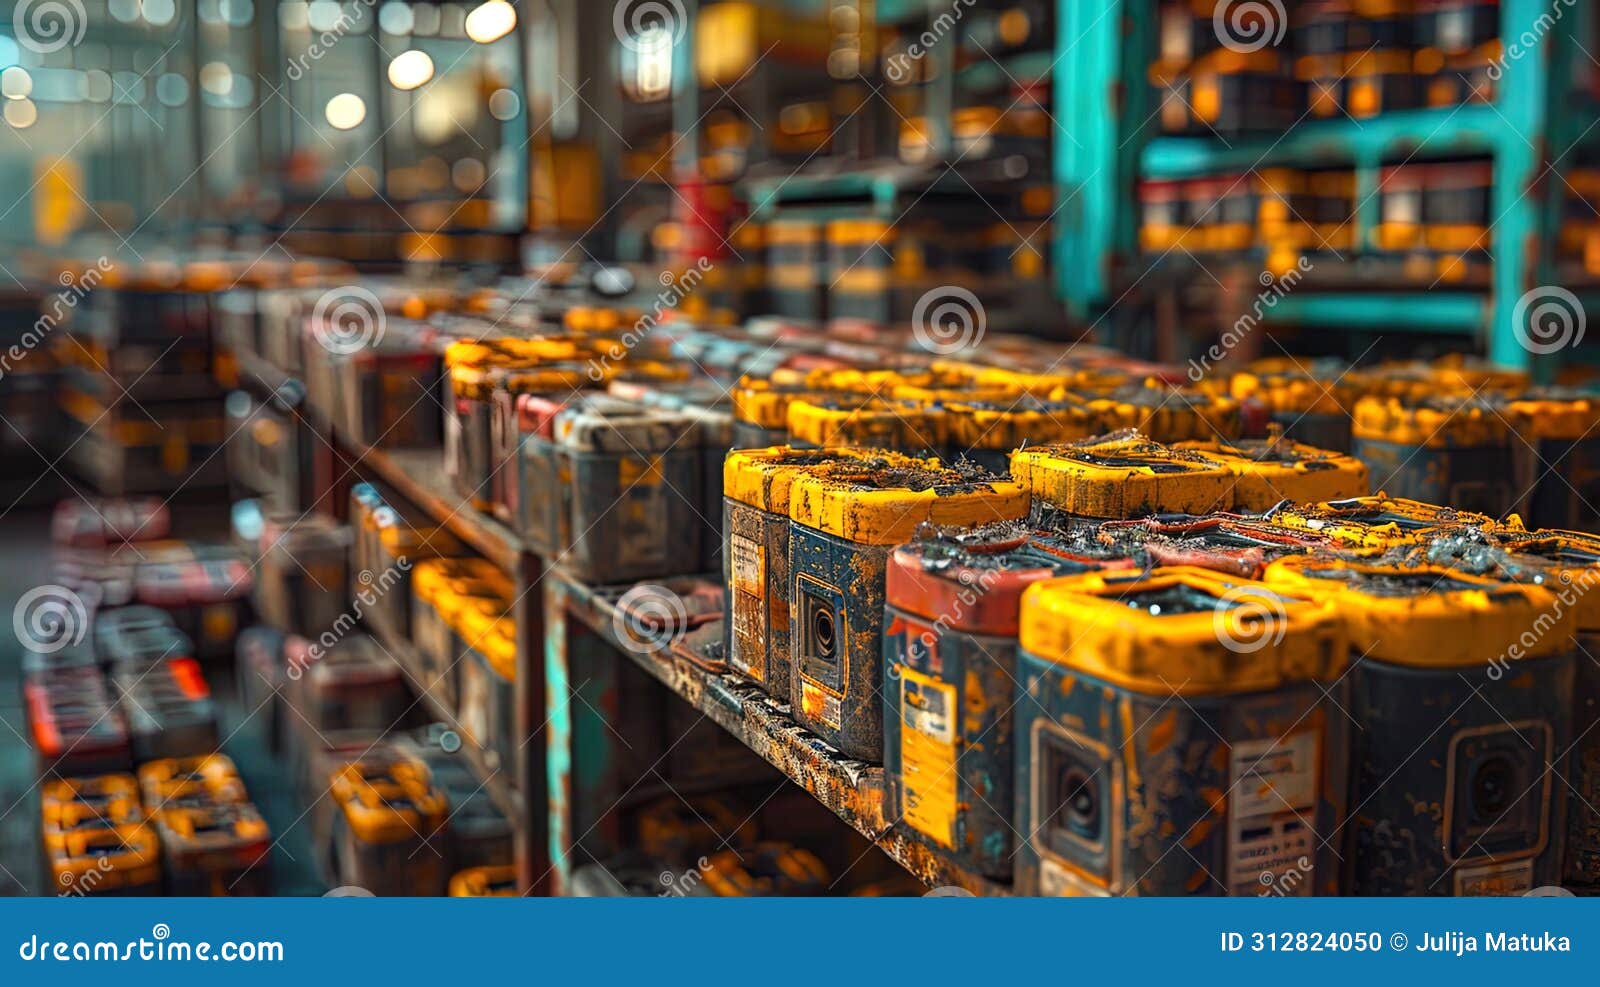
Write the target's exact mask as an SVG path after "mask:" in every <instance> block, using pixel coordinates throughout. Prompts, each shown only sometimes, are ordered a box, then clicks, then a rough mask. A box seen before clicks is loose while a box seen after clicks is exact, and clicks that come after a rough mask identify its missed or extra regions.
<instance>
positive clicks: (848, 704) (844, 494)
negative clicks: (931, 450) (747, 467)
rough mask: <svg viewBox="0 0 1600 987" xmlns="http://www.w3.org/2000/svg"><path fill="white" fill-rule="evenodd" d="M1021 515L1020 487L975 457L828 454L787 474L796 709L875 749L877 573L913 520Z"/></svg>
mask: <svg viewBox="0 0 1600 987" xmlns="http://www.w3.org/2000/svg"><path fill="white" fill-rule="evenodd" d="M1027 513H1028V492H1027V490H1026V488H1025V487H1024V486H1023V485H1022V484H1020V483H1017V482H1015V481H1012V480H1007V479H1002V478H1000V477H998V476H995V475H994V474H992V473H988V472H985V471H984V470H982V469H979V468H978V467H976V466H970V467H965V468H960V469H956V468H951V467H945V466H940V465H939V464H938V462H937V460H935V461H932V462H929V463H926V464H917V465H915V466H909V467H907V466H891V465H884V464H878V463H872V462H866V463H853V462H839V463H832V464H829V465H827V466H824V467H821V468H818V469H817V470H815V471H810V472H806V473H802V474H801V475H799V476H796V477H794V479H793V481H792V483H791V484H790V490H789V519H790V521H791V524H790V526H789V580H790V582H789V584H788V587H787V590H788V593H789V598H790V607H791V617H790V619H791V625H792V630H791V633H790V635H789V653H790V660H791V662H792V668H793V672H792V674H791V679H790V701H791V704H792V705H793V707H794V710H795V718H796V719H797V720H799V721H800V723H802V724H803V725H805V726H807V727H809V728H811V729H812V730H814V731H816V732H817V734H818V735H820V736H821V737H822V738H823V739H824V740H826V741H827V742H829V743H831V744H833V745H834V746H835V747H838V748H839V749H840V750H841V751H843V752H845V753H846V754H848V755H850V756H852V757H858V758H861V759H862V760H865V761H869V762H873V763H877V762H879V761H880V760H881V759H882V756H883V701H882V699H881V698H880V696H879V690H880V688H881V684H882V676H883V619H884V596H883V594H884V574H885V570H886V568H887V565H888V561H889V555H890V553H891V552H892V550H893V547H894V546H895V545H899V544H902V543H904V542H906V541H909V540H910V539H911V538H912V537H913V536H914V535H915V534H916V532H917V530H918V528H919V526H920V525H923V524H933V525H938V526H950V527H955V526H979V525H984V524H989V523H992V522H995V521H1016V520H1020V519H1021V518H1023V517H1024V516H1026V514H1027Z"/></svg>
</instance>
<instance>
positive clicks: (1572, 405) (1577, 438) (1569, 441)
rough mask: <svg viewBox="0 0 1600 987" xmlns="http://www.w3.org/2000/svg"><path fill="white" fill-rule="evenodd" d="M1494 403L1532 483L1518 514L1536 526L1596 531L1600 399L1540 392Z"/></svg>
mask: <svg viewBox="0 0 1600 987" xmlns="http://www.w3.org/2000/svg"><path fill="white" fill-rule="evenodd" d="M1495 403H1496V404H1497V405H1498V407H1499V409H1500V410H1499V414H1500V416H1501V417H1503V418H1504V419H1505V420H1506V421H1507V422H1508V423H1509V424H1510V425H1511V431H1512V438H1511V448H1512V452H1513V455H1514V456H1515V457H1516V458H1519V459H1522V460H1523V461H1524V462H1525V463H1526V471H1525V474H1524V475H1526V476H1528V477H1529V478H1530V479H1531V481H1532V487H1531V488H1530V489H1529V490H1528V491H1527V493H1526V495H1525V496H1524V497H1523V498H1522V500H1520V501H1519V502H1517V503H1516V504H1515V505H1513V506H1514V508H1515V510H1516V511H1517V513H1518V514H1520V515H1521V516H1522V517H1523V519H1524V520H1525V521H1527V522H1528V523H1530V524H1533V525H1535V526H1537V527H1542V528H1570V529H1573V530H1577V531H1600V507H1596V505H1597V504H1600V395H1594V394H1588V393H1583V392H1579V391H1572V390H1566V389H1558V388H1542V389H1532V390H1525V391H1521V392H1519V393H1517V394H1515V395H1514V396H1512V397H1508V398H1504V399H1497V400H1496V402H1495Z"/></svg>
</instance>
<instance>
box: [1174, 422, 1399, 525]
mask: <svg viewBox="0 0 1600 987" xmlns="http://www.w3.org/2000/svg"><path fill="white" fill-rule="evenodd" d="M1175 448H1178V449H1189V450H1192V451H1194V452H1198V453H1201V454H1202V455H1204V456H1205V457H1206V458H1208V459H1212V460H1215V461H1216V462H1218V463H1221V464H1222V465H1223V466H1224V467H1226V468H1227V470H1228V472H1230V473H1232V474H1233V476H1234V482H1233V506H1234V508H1235V509H1237V510H1241V511H1264V510H1266V509H1267V508H1269V507H1272V506H1273V505H1274V504H1277V503H1280V502H1282V501H1284V500H1292V501H1295V502H1297V503H1306V502H1313V503H1314V502H1317V501H1323V500H1336V499H1339V498H1341V497H1360V496H1364V495H1365V494H1366V493H1367V492H1368V491H1369V490H1370V489H1371V488H1370V486H1369V483H1370V481H1369V479H1368V476H1367V464H1366V463H1363V462H1362V461H1361V460H1359V459H1357V458H1355V457H1354V456H1349V455H1346V454H1344V453H1341V452H1329V451H1328V450H1326V449H1318V448H1316V447H1314V446H1308V445H1305V444H1304V443H1300V442H1295V441H1293V440H1291V439H1285V438H1273V439H1234V440H1232V441H1227V442H1223V441H1215V442H1183V443H1179V444H1178V445H1177V446H1175Z"/></svg>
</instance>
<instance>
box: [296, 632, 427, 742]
mask: <svg viewBox="0 0 1600 987" xmlns="http://www.w3.org/2000/svg"><path fill="white" fill-rule="evenodd" d="M286 651H287V654H286V656H285V660H286V663H287V665H288V668H289V672H288V674H289V677H290V679H291V681H292V683H293V688H292V689H291V690H290V691H291V700H292V701H293V703H294V705H295V708H296V710H297V711H298V713H299V715H298V716H296V717H295V720H296V721H297V723H296V729H302V728H304V729H310V730H313V731H315V732H317V733H319V734H323V733H328V732H330V731H334V730H378V731H383V730H388V729H390V728H391V727H393V726H394V725H395V724H397V723H399V722H400V721H401V720H402V719H403V718H404V717H405V714H406V712H407V711H408V710H409V709H410V708H411V705H412V703H411V699H410V697H409V695H408V694H407V692H406V686H405V681H404V678H403V676H402V674H401V671H400V669H399V667H398V666H396V665H395V663H394V662H393V661H391V660H390V659H389V656H388V655H387V654H385V653H384V651H383V649H382V648H380V647H379V646H378V644H377V642H375V641H373V640H372V638H370V637H367V636H366V635H365V634H361V633H354V634H350V635H349V636H347V637H345V638H343V639H342V640H339V641H338V642H336V643H334V644H333V645H332V646H331V647H327V648H324V647H323V646H322V645H321V644H320V643H313V642H310V641H307V640H305V639H304V638H297V637H291V638H289V639H288V642H287V645H286ZM296 672H298V673H299V674H298V675H297V674H296Z"/></svg>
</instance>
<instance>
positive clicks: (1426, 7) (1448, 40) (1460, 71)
mask: <svg viewBox="0 0 1600 987" xmlns="http://www.w3.org/2000/svg"><path fill="white" fill-rule="evenodd" d="M1412 6H1413V7H1414V9H1415V13H1414V14H1413V18H1414V20H1413V26H1412V34H1413V39H1414V41H1415V43H1416V47H1417V52H1416V72H1417V75H1418V76H1419V77H1420V80H1419V81H1421V82H1422V83H1423V84H1424V85H1425V87H1426V99H1425V102H1426V105H1428V106H1454V105H1456V104H1458V103H1467V102H1483V101H1492V100H1493V99H1494V92H1495V82H1496V81H1497V80H1498V78H1499V73H1498V72H1496V71H1493V70H1492V69H1491V66H1492V65H1494V64H1495V63H1496V62H1497V61H1498V60H1499V59H1500V57H1501V45H1500V4H1499V2H1498V0H1412ZM1501 69H1502V70H1503V69H1504V65H1501Z"/></svg>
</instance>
